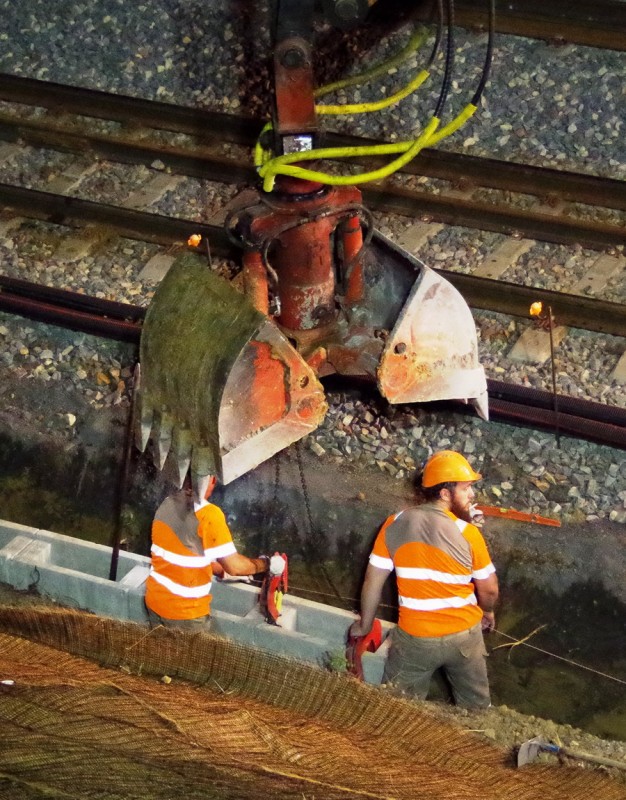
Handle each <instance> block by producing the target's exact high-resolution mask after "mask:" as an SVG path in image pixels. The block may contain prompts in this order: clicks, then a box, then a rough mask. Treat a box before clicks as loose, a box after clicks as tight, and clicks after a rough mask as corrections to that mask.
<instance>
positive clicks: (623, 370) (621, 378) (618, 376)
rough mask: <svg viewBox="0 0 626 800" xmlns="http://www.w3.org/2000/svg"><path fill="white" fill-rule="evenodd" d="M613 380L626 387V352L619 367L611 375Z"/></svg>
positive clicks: (618, 364) (618, 363)
mask: <svg viewBox="0 0 626 800" xmlns="http://www.w3.org/2000/svg"><path fill="white" fill-rule="evenodd" d="M611 379H612V380H614V381H616V382H617V383H619V384H621V385H622V386H626V352H624V353H622V356H621V358H620V360H619V361H618V362H617V366H616V367H615V369H614V370H613V372H612V373H611Z"/></svg>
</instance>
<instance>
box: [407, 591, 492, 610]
mask: <svg viewBox="0 0 626 800" xmlns="http://www.w3.org/2000/svg"><path fill="white" fill-rule="evenodd" d="M398 605H401V606H404V608H410V609H412V610H413V611H439V610H441V609H442V608H463V606H475V605H477V602H476V596H475V595H474V594H470V595H468V596H467V597H458V596H455V597H446V598H438V597H435V598H431V599H428V600H416V599H415V598H414V597H403V596H402V595H400V596H399V597H398Z"/></svg>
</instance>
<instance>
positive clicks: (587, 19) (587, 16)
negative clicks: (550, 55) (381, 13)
mask: <svg viewBox="0 0 626 800" xmlns="http://www.w3.org/2000/svg"><path fill="white" fill-rule="evenodd" d="M495 8H496V15H495V17H496V31H497V32H498V33H508V34H513V35H515V36H525V37H528V38H533V39H535V38H536V39H548V40H549V41H552V42H560V43H566V42H571V43H575V44H582V45H586V46H588V47H606V48H608V49H611V50H626V8H624V4H623V3H622V2H620V0H582V2H581V1H580V0H579V2H576V3H571V2H568V0H553V2H551V3H544V2H542V1H541V0H496V4H495ZM418 14H419V15H420V18H421V19H424V20H427V19H428V14H429V10H428V6H427V5H426V8H424V9H420V10H419V11H418ZM455 22H456V24H457V25H460V26H461V27H466V28H476V29H479V30H483V29H485V28H486V25H487V11H486V9H485V8H482V7H478V6H477V4H476V3H474V2H472V0H456V2H455Z"/></svg>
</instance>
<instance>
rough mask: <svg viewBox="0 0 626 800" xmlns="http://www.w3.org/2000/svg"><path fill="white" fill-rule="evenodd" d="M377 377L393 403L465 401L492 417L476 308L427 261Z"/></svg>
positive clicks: (393, 334) (484, 415)
mask: <svg viewBox="0 0 626 800" xmlns="http://www.w3.org/2000/svg"><path fill="white" fill-rule="evenodd" d="M407 255H408V254H407ZM417 263H418V264H420V262H417ZM377 377H378V388H379V390H380V393H381V394H382V395H383V397H385V398H387V400H388V401H389V402H390V403H424V402H429V401H433V400H462V401H465V402H471V403H472V404H473V405H474V406H475V407H476V410H477V411H478V413H479V415H480V416H481V417H483V418H484V419H488V415H489V409H488V402H487V379H486V377H485V371H484V369H483V367H482V366H481V364H480V362H479V360H478V342H477V336H476V327H475V324H474V319H473V317H472V314H471V311H470V309H469V307H468V305H467V304H466V302H465V300H464V299H463V297H462V295H461V294H460V293H459V292H458V291H457V289H455V288H454V286H452V284H451V283H449V282H448V281H447V280H446V279H445V278H443V277H442V276H441V275H440V274H438V273H437V272H435V271H434V270H432V269H430V268H429V267H427V266H425V265H424V264H420V270H419V273H418V274H417V277H416V279H415V283H414V285H413V287H412V289H411V291H410V293H409V295H408V297H407V299H406V302H405V304H404V307H403V308H402V311H401V312H400V314H399V316H398V318H397V321H396V324H395V325H394V327H393V329H392V331H391V333H390V334H389V336H388V338H387V341H386V343H385V347H384V350H383V353H382V356H381V360H380V364H379V367H378V374H377Z"/></svg>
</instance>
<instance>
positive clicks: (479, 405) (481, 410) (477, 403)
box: [470, 391, 489, 422]
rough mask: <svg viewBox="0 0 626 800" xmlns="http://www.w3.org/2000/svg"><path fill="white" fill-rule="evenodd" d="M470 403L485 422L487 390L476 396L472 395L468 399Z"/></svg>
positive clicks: (487, 411) (487, 410)
mask: <svg viewBox="0 0 626 800" xmlns="http://www.w3.org/2000/svg"><path fill="white" fill-rule="evenodd" d="M470 402H471V404H472V405H473V406H474V408H475V409H476V413H477V414H478V416H479V417H480V418H481V419H484V420H485V422H489V394H488V392H487V391H484V392H482V393H481V394H480V395H478V397H473V398H472V399H471V400H470Z"/></svg>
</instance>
